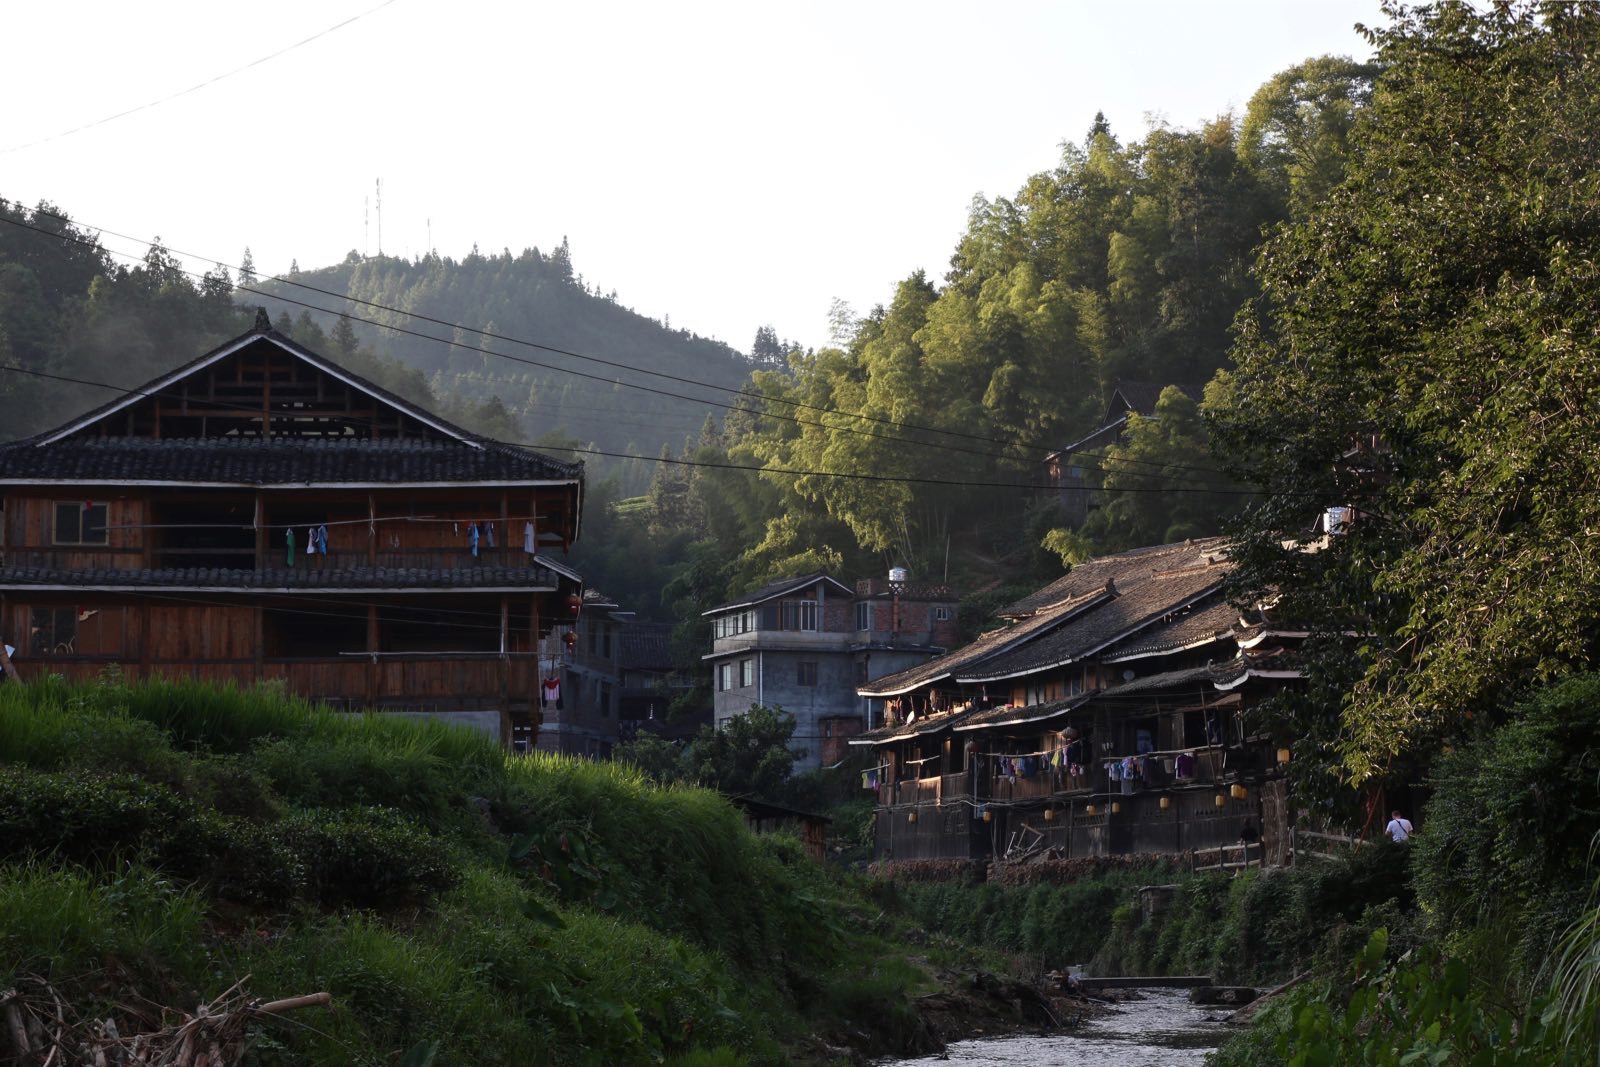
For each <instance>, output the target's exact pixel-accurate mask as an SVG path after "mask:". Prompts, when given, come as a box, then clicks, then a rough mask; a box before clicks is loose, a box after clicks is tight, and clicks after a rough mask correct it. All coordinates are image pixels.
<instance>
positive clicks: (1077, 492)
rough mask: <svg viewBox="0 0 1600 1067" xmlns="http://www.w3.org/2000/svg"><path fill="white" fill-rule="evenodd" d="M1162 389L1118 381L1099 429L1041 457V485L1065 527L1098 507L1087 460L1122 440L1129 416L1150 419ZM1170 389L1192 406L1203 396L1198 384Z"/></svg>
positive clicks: (1095, 479) (1093, 473) (1093, 472)
mask: <svg viewBox="0 0 1600 1067" xmlns="http://www.w3.org/2000/svg"><path fill="white" fill-rule="evenodd" d="M1165 388H1166V386H1164V385H1158V384H1157V383H1155V382H1118V383H1117V384H1116V385H1115V386H1113V387H1112V390H1111V399H1110V400H1109V401H1108V402H1107V403H1106V413H1105V416H1104V418H1102V419H1101V420H1100V426H1099V427H1098V428H1097V429H1095V430H1093V431H1091V432H1089V433H1087V434H1085V435H1084V436H1082V437H1080V438H1078V439H1077V440H1076V441H1073V442H1072V443H1071V444H1069V445H1066V446H1064V447H1062V448H1058V449H1056V450H1055V451H1054V452H1051V453H1050V454H1049V455H1047V456H1045V457H1044V479H1045V485H1046V487H1047V489H1048V491H1049V492H1051V493H1053V494H1055V496H1056V498H1057V499H1058V500H1059V501H1060V503H1061V509H1062V513H1063V515H1062V518H1063V520H1064V521H1065V522H1066V524H1067V525H1068V526H1070V527H1073V528H1077V527H1079V526H1082V525H1083V524H1084V522H1085V521H1087V520H1088V518H1089V513H1090V512H1091V511H1093V510H1094V509H1095V508H1096V507H1098V506H1099V501H1098V499H1097V496H1096V489H1095V486H1097V485H1098V484H1099V478H1098V477H1097V475H1098V471H1097V470H1096V469H1095V466H1094V463H1093V461H1092V459H1091V457H1092V456H1094V455H1096V454H1098V453H1099V451H1100V450H1101V449H1103V448H1105V447H1107V446H1108V445H1114V444H1116V443H1117V442H1119V441H1121V440H1122V435H1123V434H1125V433H1127V431H1128V419H1129V418H1130V417H1131V416H1134V415H1140V416H1143V417H1144V418H1150V417H1151V416H1153V415H1154V414H1155V410H1156V402H1157V401H1158V400H1160V399H1161V393H1162V391H1163V390H1164V389H1165ZM1173 388H1175V389H1177V390H1179V391H1180V392H1182V393H1183V394H1184V395H1185V396H1187V397H1188V398H1189V399H1190V400H1193V401H1194V402H1195V403H1196V404H1198V403H1200V401H1201V400H1202V399H1203V398H1204V396H1205V387H1204V386H1202V385H1197V384H1193V383H1189V382H1177V383H1174V385H1173Z"/></svg>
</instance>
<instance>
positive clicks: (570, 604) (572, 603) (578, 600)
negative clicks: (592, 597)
mask: <svg viewBox="0 0 1600 1067" xmlns="http://www.w3.org/2000/svg"><path fill="white" fill-rule="evenodd" d="M582 607H583V597H581V596H579V595H578V594H577V593H569V594H568V595H567V610H568V611H570V612H572V614H573V615H577V614H578V612H579V610H580V609H582Z"/></svg>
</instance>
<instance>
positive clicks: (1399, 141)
mask: <svg viewBox="0 0 1600 1067" xmlns="http://www.w3.org/2000/svg"><path fill="white" fill-rule="evenodd" d="M1373 38H1374V41H1375V42H1376V44H1377V45H1378V48H1379V59H1380V61H1381V64H1382V66H1383V67H1384V73H1383V74H1382V75H1381V77H1379V79H1378V81H1377V83H1376V86H1375V89H1374V92H1373V98H1372V103H1371V105H1370V107H1369V108H1368V109H1367V110H1366V111H1365V112H1364V113H1363V114H1362V115H1361V116H1360V117H1359V118H1358V119H1357V122H1356V124H1355V128H1354V131H1353V133H1352V135H1351V144H1352V146H1353V149H1354V150H1353V153H1352V156H1351V160H1350V162H1349V164H1348V167H1347V171H1348V177H1347V179H1346V181H1345V182H1344V184H1343V185H1341V186H1339V187H1338V188H1337V189H1335V190H1334V191H1333V192H1332V193H1331V194H1330V195H1329V196H1328V198H1327V199H1326V200H1325V201H1324V202H1323V203H1322V204H1321V205H1320V206H1319V207H1317V208H1315V209H1314V210H1312V211H1311V212H1310V214H1309V215H1308V217H1307V219H1306V220H1305V221H1304V222H1302V223H1300V224H1297V225H1295V226H1292V227H1290V228H1288V229H1287V230H1285V231H1284V232H1283V233H1282V234H1281V235H1279V236H1278V237H1277V238H1275V239H1274V240H1273V241H1272V242H1271V243H1270V244H1269V245H1268V246H1267V247H1266V249H1265V251H1264V254H1263V257H1262V261H1261V268H1260V271H1259V277H1260V279H1261V284H1262V288H1263V295H1262V298H1261V299H1260V300H1259V301H1256V302H1253V303H1252V304H1250V305H1249V307H1248V309H1247V311H1246V312H1245V314H1244V315H1243V316H1242V317H1241V319H1240V325H1239V331H1240V333H1239V338H1240V339H1239V345H1238V347H1237V349H1236V350H1235V360H1236V362H1237V365H1238V366H1237V370H1236V371H1234V372H1233V373H1232V374H1231V375H1230V376H1229V378H1228V380H1227V381H1226V382H1225V383H1222V384H1223V386H1224V387H1220V388H1219V390H1218V393H1217V400H1218V402H1217V403H1216V404H1214V405H1212V407H1211V409H1210V414H1211V416H1212V421H1213V426H1214V429H1215V432H1216V433H1217V434H1218V435H1219V437H1220V439H1221V441H1222V444H1223V451H1224V452H1225V453H1226V454H1227V455H1229V456H1230V457H1231V458H1232V464H1233V467H1234V469H1235V471H1236V472H1237V473H1238V474H1239V476H1241V477H1243V478H1247V479H1249V480H1251V481H1253V482H1255V483H1256V484H1258V485H1259V486H1260V487H1262V488H1263V489H1265V490H1266V491H1267V495H1266V496H1265V497H1263V498H1261V499H1260V501H1259V503H1257V504H1256V505H1255V506H1254V507H1253V508H1252V509H1251V511H1250V514H1249V519H1248V523H1247V531H1246V537H1245V539H1244V542H1243V543H1244V548H1245V550H1244V553H1243V556H1244V558H1245V559H1246V561H1247V563H1248V567H1247V571H1246V578H1247V581H1249V582H1250V583H1251V584H1252V585H1253V586H1254V587H1255V588H1257V589H1263V588H1266V587H1269V586H1271V587H1276V588H1278V589H1281V590H1282V592H1283V604H1282V610H1283V611H1284V612H1285V614H1286V615H1290V616H1293V617H1297V618H1304V619H1307V620H1308V621H1311V622H1313V623H1315V624H1317V625H1318V626H1319V627H1321V628H1322V629H1323V630H1324V631H1325V636H1326V637H1327V640H1326V641H1325V642H1324V643H1323V645H1322V647H1323V649H1324V651H1325V652H1326V654H1325V655H1323V656H1321V657H1319V660H1318V662H1317V667H1318V669H1319V671H1320V672H1321V674H1322V675H1323V676H1324V677H1325V678H1328V679H1331V680H1332V681H1331V684H1329V685H1328V686H1327V687H1326V689H1325V690H1324V692H1325V693H1326V694H1327V700H1326V702H1325V703H1324V704H1323V705H1322V706H1321V707H1320V708H1314V709H1310V711H1311V713H1310V714H1308V715H1306V716H1303V718H1302V725H1303V727H1304V729H1305V730H1306V731H1307V733H1308V734H1309V735H1313V736H1314V735H1316V734H1317V733H1319V732H1320V733H1322V734H1323V735H1326V734H1327V733H1328V731H1329V727H1328V725H1327V724H1329V723H1331V722H1334V721H1339V722H1340V723H1341V728H1340V730H1339V738H1340V745H1341V756H1342V762H1343V771H1344V773H1345V775H1346V776H1347V777H1349V778H1350V779H1352V780H1355V781H1362V780H1367V779H1371V778H1373V777H1375V776H1378V775H1381V774H1382V773H1383V772H1384V771H1385V770H1386V769H1388V768H1391V767H1395V766H1400V765H1403V763H1402V764H1397V763H1396V762H1395V761H1397V760H1400V761H1403V760H1404V759H1405V758H1406V757H1407V756H1408V755H1426V753H1428V752H1429V751H1431V750H1433V749H1434V748H1436V747H1437V746H1438V745H1439V744H1440V743H1442V742H1443V741H1445V740H1448V739H1449V738H1450V737H1451V735H1453V734H1458V733H1460V732H1461V731H1462V730H1464V729H1467V728H1468V720H1469V719H1471V718H1472V716H1473V715H1474V714H1479V715H1481V714H1485V713H1491V714H1492V712H1493V711H1494V709H1495V708H1496V707H1498V706H1503V703H1504V699H1505V697H1506V696H1507V695H1508V693H1510V692H1512V691H1514V690H1515V688H1516V687H1517V686H1519V685H1525V684H1528V683H1531V682H1536V681H1538V680H1541V679H1548V678H1552V677H1555V676H1558V675H1560V674H1561V673H1563V672H1565V671H1567V670H1570V669H1572V668H1573V667H1575V666H1578V665H1582V664H1586V663H1592V662H1593V661H1594V657H1595V654H1596V653H1597V652H1600V647H1597V643H1596V634H1597V633H1600V587H1597V586H1596V583H1595V582H1594V580H1593V576H1594V574H1595V573H1596V568H1597V566H1600V544H1597V543H1596V539H1595V538H1594V536H1593V531H1594V529H1595V528H1596V526H1597V525H1600V513H1597V507H1600V500H1597V497H1596V493H1595V487H1596V486H1597V485H1600V451H1597V450H1596V448H1595V445H1594V442H1595V441H1596V440H1597V439H1600V425H1597V419H1600V413H1597V410H1596V407H1595V404H1594V397H1595V396H1596V395H1600V358H1597V352H1596V339H1595V332H1594V323H1595V322H1596V321H1600V295H1597V294H1600V289H1597V287H1596V285H1595V281H1596V272H1597V271H1596V265H1595V261H1594V250H1595V248H1596V238H1597V236H1600V233H1597V225H1600V224H1597V222H1596V216H1595V213H1594V211H1593V205H1594V202H1595V193H1596V183H1597V178H1596V174H1597V173H1600V166H1597V164H1600V148H1597V146H1596V142H1595V141H1594V138H1593V135H1592V131H1593V130H1594V128H1595V125H1596V123H1597V122H1600V69H1597V68H1596V66H1595V63H1594V61H1593V57H1594V56H1595V55H1596V54H1600V12H1597V11H1596V10H1595V9H1594V8H1592V7H1587V6H1582V5H1564V4H1552V5H1497V6H1495V7H1493V8H1492V9H1488V10H1484V11H1478V10H1475V9H1473V8H1471V7H1468V6H1465V5H1442V6H1439V7H1431V8H1423V9H1418V10H1415V11H1411V10H1396V11H1395V12H1394V13H1393V23H1392V25H1391V26H1389V27H1388V28H1386V29H1383V30H1379V31H1376V32H1374V34H1373ZM1324 505H1353V506H1354V507H1355V508H1356V509H1357V517H1356V521H1355V522H1354V524H1353V525H1352V526H1351V527H1350V528H1349V531H1348V533H1347V534H1346V535H1344V536H1341V537H1337V538H1334V539H1333V543H1332V544H1331V545H1330V546H1329V547H1328V549H1327V550H1326V551H1323V552H1318V553H1315V554H1307V553H1304V552H1298V551H1293V550H1288V551H1286V550H1285V549H1284V548H1283V547H1282V545H1283V543H1284V542H1285V541H1288V542H1290V543H1291V544H1293V543H1304V542H1305V541H1307V540H1308V539H1309V538H1310V537H1311V536H1312V535H1311V534H1309V533H1308V531H1309V530H1310V528H1311V526H1312V523H1313V520H1314V519H1315V517H1316V515H1317V511H1318V509H1319V508H1321V507H1322V506H1324ZM1350 635H1354V636H1350ZM1352 679H1353V680H1354V684H1353V686H1349V685H1346V684H1345V683H1346V682H1347V681H1349V680H1352ZM1341 715H1342V719H1340V718H1339V716H1341Z"/></svg>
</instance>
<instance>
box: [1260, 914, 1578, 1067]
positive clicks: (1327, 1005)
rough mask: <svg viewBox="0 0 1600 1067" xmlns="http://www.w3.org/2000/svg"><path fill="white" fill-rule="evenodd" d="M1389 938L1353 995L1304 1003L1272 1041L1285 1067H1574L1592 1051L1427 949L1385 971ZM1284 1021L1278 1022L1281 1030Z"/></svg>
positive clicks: (1329, 990)
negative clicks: (1497, 997) (1495, 996)
mask: <svg viewBox="0 0 1600 1067" xmlns="http://www.w3.org/2000/svg"><path fill="white" fill-rule="evenodd" d="M1387 950H1388V934H1387V932H1386V931H1384V930H1381V929H1380V930H1376V931H1374V932H1373V934H1372V936H1371V937H1370V938H1369V940H1368V943H1367V946H1366V948H1365V949H1364V950H1363V951H1362V953H1361V955H1360V956H1359V957H1358V958H1357V961H1356V966H1355V972H1354V974H1355V982H1354V987H1353V988H1351V989H1350V990H1349V994H1348V996H1346V995H1345V994H1344V989H1343V987H1325V988H1324V989H1323V990H1322V991H1321V992H1320V993H1312V994H1308V995H1306V996H1304V997H1302V998H1300V1005H1299V1007H1298V1009H1297V1010H1296V1011H1295V1013H1294V1018H1293V1024H1292V1026H1286V1027H1284V1028H1283V1029H1282V1030H1281V1032H1280V1033H1279V1035H1278V1040H1277V1051H1278V1062H1280V1063H1284V1064H1286V1065H1287V1067H1333V1065H1335V1064H1343V1063H1362V1064H1377V1065H1384V1067H1387V1065H1390V1064H1393V1065H1396V1067H1401V1065H1410V1064H1453V1063H1463V1064H1467V1063H1470V1064H1472V1065H1473V1067H1579V1065H1581V1064H1588V1063H1593V1062H1594V1059H1595V1050H1594V1048H1593V1047H1592V1046H1586V1045H1585V1044H1584V1043H1582V1042H1574V1043H1570V1044H1569V1043H1567V1042H1565V1041H1564V1040H1563V1038H1564V1034H1562V1033H1561V1032H1559V1031H1558V1030H1555V1029H1552V1028H1551V1027H1550V1026H1549V1025H1548V1024H1547V1022H1546V1019H1545V1017H1544V1016H1543V1014H1542V1013H1541V1012H1540V1011H1539V1010H1537V1009H1536V1010H1535V1011H1533V1012H1531V1013H1530V1014H1529V1015H1527V1016H1525V1017H1519V1016H1518V1015H1517V1014H1515V1013H1514V1012H1512V1011H1511V1010H1509V1009H1507V1008H1505V1007H1504V1006H1501V1005H1498V1004H1496V1003H1495V1002H1494V1001H1493V1000H1492V999H1491V998H1489V997H1488V995H1487V994H1486V992H1485V990H1484V987H1483V986H1482V984H1475V983H1474V982H1473V981H1472V980H1471V974H1470V969H1469V967H1468V965H1467V964H1466V962H1465V961H1463V960H1461V959H1459V958H1455V957H1441V956H1440V955H1439V954H1438V953H1437V952H1436V951H1434V950H1431V949H1424V950H1421V951H1420V952H1419V953H1418V954H1417V955H1416V956H1415V958H1413V959H1410V960H1407V961H1405V962H1403V963H1398V964H1387V963H1385V958H1386V956H1387ZM1282 1024H1283V1020H1282V1018H1281V1017H1280V1018H1279V1019H1278V1025H1280V1026H1282Z"/></svg>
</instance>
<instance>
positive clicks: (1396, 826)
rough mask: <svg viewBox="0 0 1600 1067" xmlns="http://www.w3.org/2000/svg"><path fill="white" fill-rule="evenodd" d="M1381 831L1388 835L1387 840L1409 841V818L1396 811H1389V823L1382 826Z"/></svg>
mask: <svg viewBox="0 0 1600 1067" xmlns="http://www.w3.org/2000/svg"><path fill="white" fill-rule="evenodd" d="M1383 832H1384V833H1386V834H1388V835H1389V840H1391V841H1394V842H1396V843H1398V842H1401V841H1409V840H1410V839H1411V820H1409V819H1407V818H1406V817H1405V816H1404V815H1401V814H1400V813H1399V812H1398V811H1396V812H1391V813H1390V816H1389V825H1388V826H1385V827H1384V828H1383Z"/></svg>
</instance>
